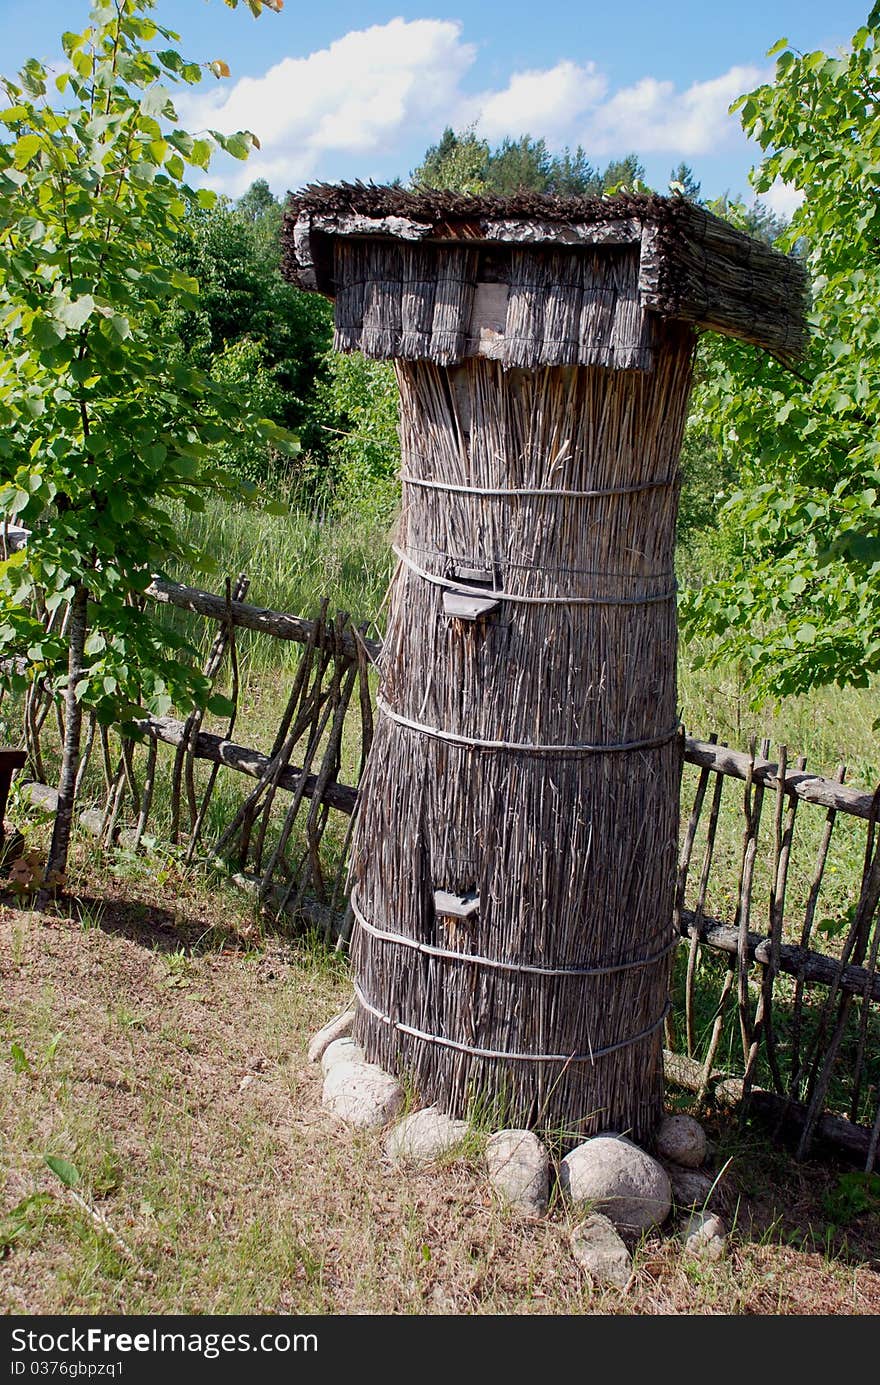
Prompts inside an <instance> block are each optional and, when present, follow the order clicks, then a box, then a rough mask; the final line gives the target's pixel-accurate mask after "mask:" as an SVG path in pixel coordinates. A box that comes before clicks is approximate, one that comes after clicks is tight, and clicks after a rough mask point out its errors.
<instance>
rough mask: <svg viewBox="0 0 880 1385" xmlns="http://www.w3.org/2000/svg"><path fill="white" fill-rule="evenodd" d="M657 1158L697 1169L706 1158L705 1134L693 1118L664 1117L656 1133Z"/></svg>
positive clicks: (681, 1116)
mask: <svg viewBox="0 0 880 1385" xmlns="http://www.w3.org/2000/svg"><path fill="white" fill-rule="evenodd" d="M656 1149H657V1157H658V1158H659V1159H668V1160H670V1162H671V1163H673V1164H680V1165H681V1166H682V1168H685V1169H698V1168H699V1167H700V1165H701V1164H702V1163H703V1161H704V1159H705V1158H706V1132H705V1130H704V1129H703V1127H702V1126H701V1125H700V1122H699V1121H698V1120H694V1118H693V1116H685V1115H674V1116H664V1118H663V1120H662V1121H661V1122H660V1128H659V1129H658V1131H657V1140H656Z"/></svg>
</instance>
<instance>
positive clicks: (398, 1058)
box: [351, 327, 693, 1139]
mask: <svg viewBox="0 0 880 1385" xmlns="http://www.w3.org/2000/svg"><path fill="white" fill-rule="evenodd" d="M663 336H664V340H663V342H662V349H661V350H659V351H658V353H657V361H656V365H655V368H654V370H653V371H652V372H650V373H641V372H637V371H627V372H614V371H609V370H604V369H601V368H577V367H569V368H564V367H562V368H546V369H544V370H541V371H537V372H519V371H516V370H505V369H504V368H503V367H502V365H501V364H497V363H493V362H489V361H482V360H471V361H468V362H466V363H465V364H464V365H462V366H461V367H460V368H459V369H457V370H454V371H444V370H440V369H438V368H437V367H436V366H435V365H433V364H432V363H425V364H416V363H401V364H400V365H399V366H398V378H399V384H400V391H401V400H402V418H401V447H402V466H403V504H402V513H401V520H400V526H399V537H398V546H399V551H400V553H401V555H402V560H401V562H400V565H399V567H398V569H397V572H396V575H395V577H394V580H393V582H392V589H391V596H390V605H389V620H388V636H387V639H386V642H385V646H384V651H383V656H382V660H381V667H380V671H381V688H380V698H379V707H380V716H379V720H378V725H377V731H376V741H375V744H374V751H373V755H372V757H371V761H370V766H369V767H368V769H367V773H366V778H365V782H364V786H363V794H362V799H361V807H360V812H359V817H358V822H357V825H356V830H355V840H354V844H353V855H352V866H351V877H352V882H353V891H354V893H353V900H354V904H355V917H356V919H357V920H358V921H359V923H360V926H359V927H356V929H355V935H354V941H353V964H354V974H355V981H356V986H357V988H358V993H359V996H360V998H361V1007H360V1014H359V1018H358V1032H359V1037H360V1038H361V1040H362V1042H363V1043H364V1044H365V1046H366V1048H367V1052H368V1055H369V1056H370V1057H372V1058H374V1059H376V1060H377V1061H379V1062H381V1063H384V1064H385V1065H387V1066H390V1067H392V1068H396V1069H398V1070H410V1071H412V1072H413V1073H414V1075H415V1079H416V1081H417V1083H418V1087H419V1090H420V1092H421V1094H422V1096H423V1097H424V1098H425V1099H426V1100H430V1101H437V1102H439V1103H440V1104H441V1105H442V1107H443V1109H444V1110H448V1111H452V1112H455V1113H458V1114H464V1113H465V1112H466V1110H467V1109H468V1107H469V1104H470V1103H472V1102H474V1101H478V1100H481V1099H482V1100H488V1101H489V1102H490V1103H491V1102H493V1101H494V1102H497V1103H500V1104H501V1106H502V1107H503V1113H504V1119H506V1120H510V1121H514V1122H526V1123H528V1124H531V1125H537V1126H542V1127H544V1128H548V1129H558V1130H564V1131H565V1133H566V1136H567V1138H569V1139H577V1138H578V1137H582V1136H583V1135H585V1134H589V1133H591V1132H594V1131H596V1130H598V1129H600V1128H602V1127H609V1126H613V1127H614V1128H624V1129H628V1130H632V1131H634V1132H635V1133H636V1135H637V1136H639V1137H641V1138H647V1137H648V1136H649V1135H650V1133H651V1131H652V1130H653V1127H654V1125H655V1124H656V1121H657V1119H658V1117H659V1114H660V1111H661V1109H662V1096H663V1090H662V1059H661V1054H662V1024H663V1018H664V1014H665V1009H666V1003H667V993H668V978H669V965H670V956H671V951H672V935H671V931H670V918H671V906H672V889H673V885H674V876H675V857H676V850H677V848H676V841H677V821H678V819H677V803H678V782H679V776H680V760H681V743H680V738H679V736H678V734H677V730H676V724H677V716H676V691H675V641H676V634H675V628H676V627H675V600H674V580H673V543H674V528H675V512H676V503H677V489H678V479H677V457H678V449H679V445H680V439H681V431H682V428H683V423H684V413H685V407H686V401H687V394H688V388H689V384H690V373H691V359H692V348H693V339H692V336H691V334H690V332H688V331H687V330H686V329H680V328H676V327H668V328H666V329H663ZM461 570H468V571H472V570H477V571H479V570H482V571H484V572H485V573H488V574H491V576H490V577H488V578H484V579H482V580H483V584H484V587H486V588H491V589H492V590H495V591H497V592H498V593H499V594H500V596H499V607H498V610H497V611H496V612H495V613H493V614H491V615H489V616H488V617H487V618H486V619H485V620H483V621H479V622H469V621H465V620H460V619H457V618H455V617H453V616H448V615H446V614H445V612H444V591H445V590H448V586H447V584H448V583H450V582H451V583H452V584H453V586H454V585H455V583H456V574H457V573H459V572H460V571H461ZM588 747H589V749H588ZM605 747H609V748H608V749H605ZM547 752H549V753H547ZM436 890H443V891H447V892H451V893H453V894H457V895H467V894H473V893H476V894H477V895H478V897H479V908H478V911H477V912H476V913H475V914H474V915H472V916H471V917H470V918H468V919H466V920H460V919H455V920H453V919H451V918H449V917H448V916H446V915H444V914H443V913H441V912H439V911H438V908H437V906H436V905H435V899H434V893H435V891H436ZM471 959H472V960H471ZM493 1055H494V1056H493Z"/></svg>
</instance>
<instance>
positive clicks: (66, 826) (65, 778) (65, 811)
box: [37, 583, 89, 905]
mask: <svg viewBox="0 0 880 1385" xmlns="http://www.w3.org/2000/svg"><path fill="white" fill-rule="evenodd" d="M88 599H89V593H88V588H87V587H85V586H84V585H83V584H82V583H80V584H79V586H78V587H77V589H76V593H75V595H74V598H73V601H72V603H71V607H70V622H69V625H68V639H69V648H68V657H67V691H66V694H65V699H64V702H65V707H64V710H65V726H64V752H63V755H62V759H61V777H60V779H59V781H58V810H57V812H56V814H55V826H54V829H53V832H52V844H51V846H50V847H49V859H48V861H47V862H46V884H45V887H44V889H43V891H42V892H41V895H40V899H39V900H38V901H37V902H38V904H40V905H42V904H44V903H45V902H46V897H47V896H48V894H49V893H50V891H51V888H52V887H53V886H54V885H57V884H58V883H60V881H61V879H62V878H63V875H64V872H65V870H66V869H67V853H68V850H69V849H70V832H71V828H72V826H73V808H74V802H75V799H76V773H77V769H78V768H79V749H80V738H81V733H82V702H81V701H80V700H79V698H78V697H77V695H76V694H77V689H78V687H79V684H80V681H81V679H82V676H83V656H84V650H85V643H86V632H87V628H88Z"/></svg>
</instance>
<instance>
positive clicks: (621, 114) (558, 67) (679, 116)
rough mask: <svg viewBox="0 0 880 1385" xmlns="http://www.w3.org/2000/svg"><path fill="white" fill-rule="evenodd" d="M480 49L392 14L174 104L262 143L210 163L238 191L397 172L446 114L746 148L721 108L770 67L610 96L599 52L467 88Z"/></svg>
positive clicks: (606, 150)
mask: <svg viewBox="0 0 880 1385" xmlns="http://www.w3.org/2000/svg"><path fill="white" fill-rule="evenodd" d="M476 56H477V50H476V48H475V46H474V45H473V44H470V43H466V42H465V41H464V39H463V36H462V25H461V24H460V23H459V22H457V21H452V20H440V19H418V20H405V19H401V18H398V19H392V20H390V21H389V22H388V23H387V24H376V25H373V26H371V27H370V28H366V29H359V30H353V31H351V32H350V33H347V34H345V35H344V36H343V37H342V38H339V39H336V40H335V41H334V42H333V43H331V44H330V45H329V46H328V47H327V48H322V49H320V50H318V51H316V52H314V53H310V54H308V55H307V56H305V57H283V58H281V60H280V61H279V62H277V63H275V64H274V65H273V66H272V67H270V68H269V69H268V71H267V72H265V73H264V74H263V75H262V76H260V77H242V78H240V79H239V80H238V81H236V82H234V83H233V84H232V85H231V86H230V84H229V83H222V84H219V85H218V86H217V87H216V88H214V89H212V90H204V91H200V92H196V93H193V94H192V95H188V96H186V97H183V98H181V99H180V100H179V107H180V116H181V119H182V121H183V123H184V124H185V126H186V127H187V128H188V129H192V130H204V129H210V128H213V129H217V130H221V131H223V132H224V133H231V132H232V131H234V130H238V129H249V130H252V131H253V132H254V133H255V134H256V135H257V137H258V138H259V140H260V142H261V145H262V150H261V151H260V152H258V153H254V154H253V155H252V157H251V158H250V159H248V160H247V162H246V163H242V164H234V163H233V161H232V160H228V159H225V158H218V159H217V162H216V164H215V165H214V166H213V167H212V170H211V175H210V182H211V184H212V185H213V186H215V187H219V188H220V189H221V190H222V191H225V192H228V193H230V194H232V195H233V196H237V195H238V194H239V193H241V192H243V191H244V189H245V188H246V187H247V186H248V184H249V183H251V182H252V181H253V180H254V179H255V178H266V179H267V181H268V182H269V183H270V184H271V186H272V187H273V188H274V189H275V191H276V192H284V191H285V190H286V189H287V188H293V187H297V186H299V185H301V184H303V183H305V182H308V181H309V180H310V179H313V178H316V177H336V176H340V175H343V176H347V177H350V178H357V177H361V178H368V177H372V176H377V174H378V176H388V171H389V170H393V171H394V172H397V173H405V172H406V171H407V169H408V167H410V166H412V164H414V163H415V162H417V160H418V158H419V156H420V154H421V153H422V152H423V151H424V149H425V148H426V146H427V145H428V144H429V143H433V142H434V141H436V139H437V137H438V136H439V134H440V132H441V131H442V129H443V128H444V127H445V126H446V125H451V126H452V127H453V128H454V129H456V130H462V129H464V128H466V127H467V126H469V125H472V124H474V125H476V128H477V130H478V132H479V134H480V135H482V136H483V137H484V138H486V139H488V140H489V141H490V142H493V143H494V142H497V141H498V140H500V139H502V138H504V136H505V135H509V136H511V137H512V138H516V137H518V136H520V135H522V134H526V133H528V134H531V135H532V136H533V137H535V138H538V137H541V136H544V137H545V138H546V139H547V140H548V142H549V143H550V144H551V145H554V146H556V147H560V146H562V145H570V146H572V145H575V144H582V145H583V146H584V148H585V149H586V151H587V154H588V156H589V157H590V158H591V159H593V160H596V159H597V158H601V157H603V156H610V157H619V156H622V155H624V154H626V153H629V152H630V151H632V150H634V151H635V152H636V153H638V154H640V155H643V156H651V155H652V154H653V155H657V156H660V155H666V156H669V158H670V159H672V160H676V159H678V158H686V159H690V158H693V157H694V156H695V155H709V156H711V155H712V154H714V153H716V152H717V151H719V150H720V149H722V148H724V147H728V148H730V147H731V146H735V145H736V144H737V143H739V144H741V146H742V148H743V151H744V150H745V147H746V143H745V138H744V136H743V135H742V133H741V131H740V127H739V121H738V120H737V118H736V117H735V116H731V115H730V114H729V113H728V106H729V105H730V102H731V101H732V100H733V99H734V98H735V97H736V96H738V95H739V94H740V93H741V92H743V91H746V90H748V89H749V88H750V87H752V86H754V85H755V84H756V83H757V82H759V81H760V80H762V78H764V77H765V76H766V73H765V72H763V71H762V69H760V68H758V67H750V66H738V67H731V68H730V69H729V70H728V71H727V72H725V73H723V74H722V75H721V76H719V77H715V78H712V79H710V80H708V81H703V82H694V83H693V84H692V85H691V86H689V87H687V88H686V89H684V90H679V89H677V88H676V86H675V84H674V83H673V82H671V81H661V80H659V79H657V78H656V77H652V76H645V77H643V78H642V79H641V80H640V81H638V82H636V83H634V84H633V85H631V86H628V87H624V88H621V89H620V90H618V91H615V92H612V93H611V94H610V95H609V82H608V77H607V76H606V74H605V73H604V72H602V71H600V70H599V68H598V67H597V66H596V64H595V63H594V62H584V63H580V64H579V63H577V62H574V61H572V60H571V59H568V58H566V59H561V60H560V61H559V62H557V63H556V64H555V65H554V66H552V67H548V68H534V69H528V70H522V71H519V72H515V73H513V74H512V75H511V76H510V78H509V79H508V81H507V83H506V85H503V86H499V88H498V89H496V90H484V91H482V92H480V93H478V94H476V95H474V94H472V93H469V92H467V91H466V90H465V78H466V77H467V76H468V74H469V73H470V71H471V69H472V68H473V66H474V63H475V60H476ZM785 195H786V194H785V193H784V192H780V193H779V196H780V197H784V196H785ZM768 201H771V204H772V205H775V204H774V203H772V199H770V198H768Z"/></svg>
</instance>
